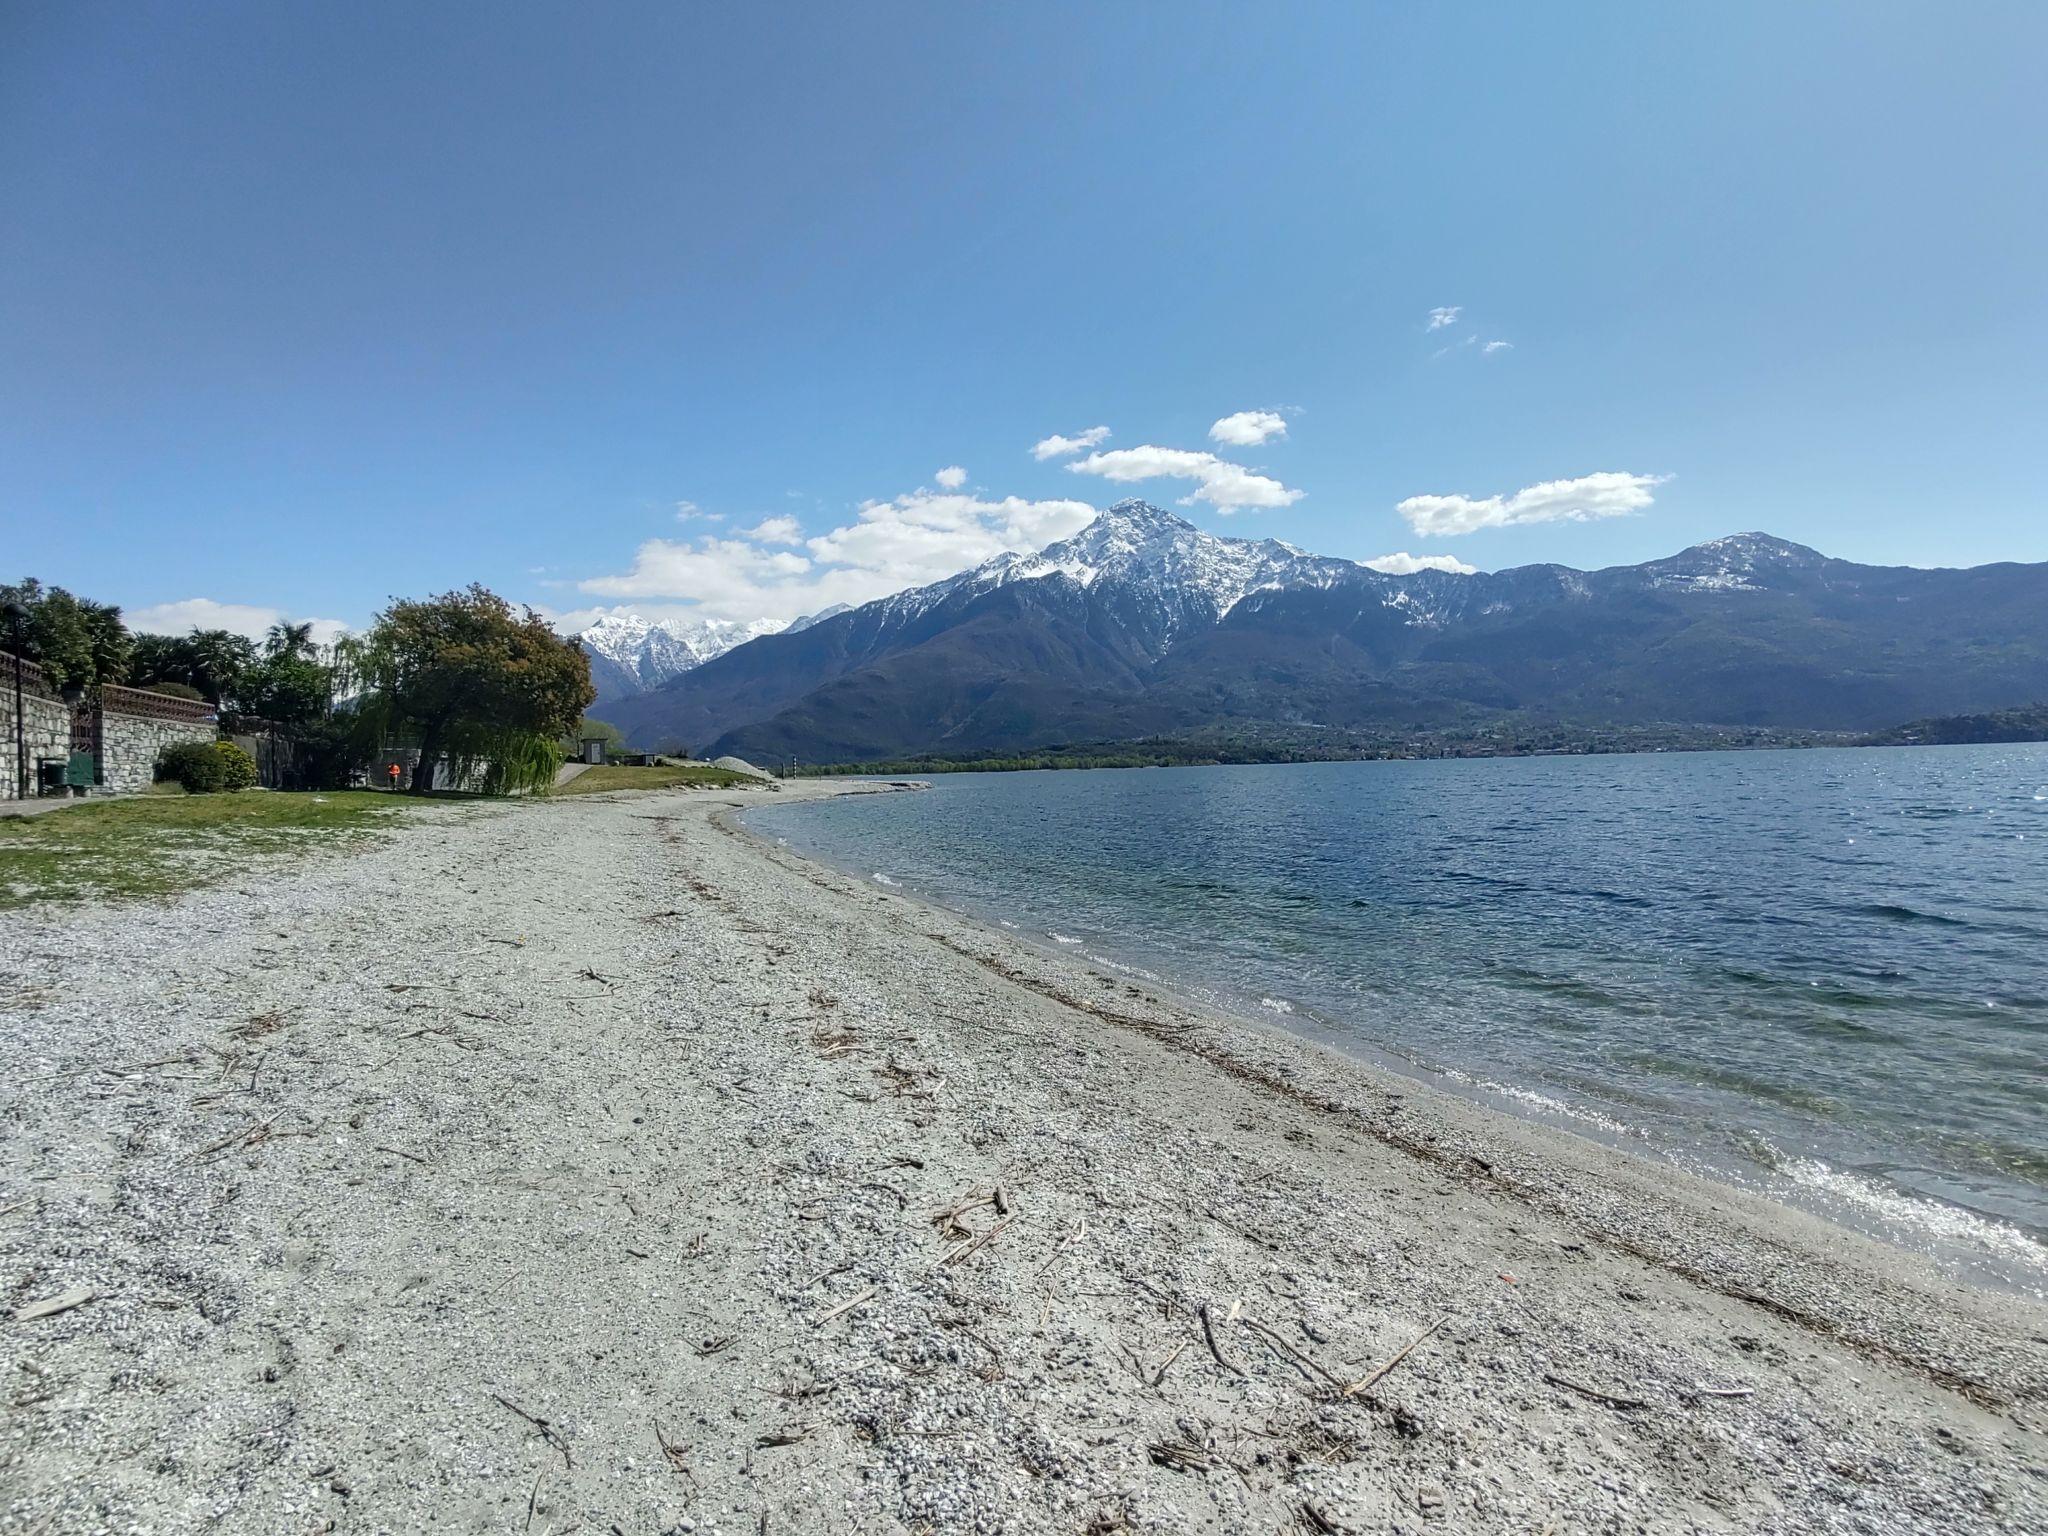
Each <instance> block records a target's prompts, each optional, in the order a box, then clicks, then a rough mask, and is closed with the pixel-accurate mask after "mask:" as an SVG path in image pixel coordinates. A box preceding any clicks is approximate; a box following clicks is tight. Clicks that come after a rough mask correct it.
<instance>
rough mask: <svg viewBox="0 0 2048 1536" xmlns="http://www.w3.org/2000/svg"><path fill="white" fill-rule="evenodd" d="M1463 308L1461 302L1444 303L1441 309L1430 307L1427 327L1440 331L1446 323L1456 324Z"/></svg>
mask: <svg viewBox="0 0 2048 1536" xmlns="http://www.w3.org/2000/svg"><path fill="white" fill-rule="evenodd" d="M1464 308H1465V306H1464V305H1462V304H1446V305H1445V306H1444V307H1443V308H1441V309H1432V310H1431V311H1430V312H1429V329H1430V330H1432V331H1440V330H1442V329H1443V328H1444V327H1445V326H1447V325H1456V324H1457V323H1458V316H1459V315H1460V314H1461V313H1463V311H1464Z"/></svg>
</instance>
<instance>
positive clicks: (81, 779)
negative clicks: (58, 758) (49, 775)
mask: <svg viewBox="0 0 2048 1536" xmlns="http://www.w3.org/2000/svg"><path fill="white" fill-rule="evenodd" d="M95 766H96V765H95V763H94V761H93V755H92V753H90V752H74V753H72V754H71V756H70V758H69V759H68V760H67V761H66V762H65V764H64V787H65V788H66V789H80V790H84V789H91V788H92V784H93V769H94V767H95Z"/></svg>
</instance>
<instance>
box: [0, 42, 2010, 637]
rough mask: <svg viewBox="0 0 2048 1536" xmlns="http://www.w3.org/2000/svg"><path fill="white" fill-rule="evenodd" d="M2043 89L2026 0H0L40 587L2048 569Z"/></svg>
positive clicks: (747, 606)
mask: <svg viewBox="0 0 2048 1536" xmlns="http://www.w3.org/2000/svg"><path fill="white" fill-rule="evenodd" d="M2044 56H2048V7H2042V6H2039V5H2035V4H2014V5H2005V6H1999V5H1969V6H1963V7H1948V6H1935V5H1931V4H1930V5H1918V6H1903V5H1886V4H1871V3H1857V4H1845V5H1840V6H1827V5H1798V6H1786V5H1782V4H1720V5H1715V6H1696V7H1686V8H1676V7H1644V6H1639V5H1632V4H1631V5H1611V6H1599V5H1583V6H1572V7H1550V6H1528V5H1521V4H1516V5H1499V6H1459V5H1448V4H1446V5H1434V6H1426V7H1425V6H1407V5H1401V6H1383V7H1374V6H1367V5H1363V4H1342V5H1327V6H1308V5H1273V6H1257V7H1254V6H1249V5H1246V6H1238V7H1231V8H1223V7H1209V6H1189V5H1172V6H1169V5H1163V4H1161V5H1140V4H1122V5H1114V6H1097V5H1085V6H1055V5H1032V6H1028V7H1026V6H1002V7H997V6H988V7H982V6H973V7H957V6H941V5H937V4H931V5H917V6H901V5H890V4H864V5H861V6H857V7H855V6H823V5H817V6H803V7H799V6H773V5H768V6H747V7H740V6H710V5H682V4H661V5H647V6H635V5H629V4H611V5H605V6H599V7H571V6H567V5H560V6H534V5H520V4H509V3H499V4H493V5H490V6H469V7H458V6H433V7H422V6H416V5H396V4H375V3H372V4H360V5H350V6H326V7H314V6H302V5H283V6H280V5H276V4H271V3H264V4H251V5H246V6H219V5H202V4H177V5H155V6H150V5H117V6H100V5H93V4H81V5H67V6H61V7H60V6H33V5H17V6H10V7H7V8H6V9H5V10H0V208H4V210H5V216H4V217H0V270H4V271H5V272H6V274H7V277H6V280H5V282H4V283H0V572H4V574H5V575H6V576H8V577H10V578H11V577H12V576H14V575H17V574H23V573H32V574H35V575H39V576H41V577H43V578H44V579H45V580H54V581H58V582H62V583H63V584H65V585H68V586H70V587H72V588H73V589H74V590H77V591H80V592H83V593H86V594H89V595H93V596H96V597H100V598H104V599H108V600H112V601H117V602H120V603H122V604H124V605H126V606H127V607H128V608H129V609H130V610H131V611H134V612H150V611H154V613H155V614H156V616H157V617H158V619H159V621H160V622H170V623H179V622H183V621H184V620H186V619H187V618H192V617H204V616H207V615H209V614H211V613H213V612H215V611H216V610H211V609H208V608H206V607H205V605H207V604H225V605H237V606H238V607H240V608H243V609H246V610H248V612H247V613H241V614H237V613H233V612H230V613H229V617H230V618H231V620H233V621H235V622H251V623H253V622H255V621H256V620H255V617H253V616H259V615H267V614H269V613H271V612H272V611H273V610H275V611H277V612H282V613H286V614H290V615H293V616H299V617H321V618H334V619H340V620H343V621H348V622H361V621H363V620H365V619H367V618H368V617H369V616H370V614H371V613H373V612H374V611H375V610H376V609H377V608H378V607H379V606H380V605H381V604H382V603H383V602H384V601H385V600H386V599H387V598H389V597H391V596H393V595H416V594H420V593H424V592H427V591H438V590H442V589H445V588H447V587H449V586H453V585H456V584H459V583H463V582H467V581H470V580H481V581H483V582H485V583H487V584H489V585H491V586H493V587H494V588H497V589H498V590H500V591H502V592H505V593H506V594H508V595H510V596H513V597H516V598H521V599H525V600H530V601H533V602H536V603H540V604H544V605H547V606H548V607H549V608H550V609H552V610H554V611H557V612H563V613H576V614H583V613H587V612H588V611H589V610H590V609H592V608H593V607H596V606H600V605H611V604H620V605H626V606H633V607H638V608H641V609H642V610H644V611H686V610H687V609H688V608H689V607H690V605H692V604H695V605H697V606H698V607H699V609H700V611H703V612H706V613H713V614H718V615H720V616H725V617H751V616H755V614H757V613H770V614H772V615H773V616H778V617H786V616H788V614H790V613H793V612H796V611H800V610H801V609H803V608H805V607H809V606H813V605H815V604H816V603H817V602H820V601H825V600H838V599H845V598H855V597H860V596H871V595H874V594H875V592H876V591H878V590H882V589H885V588H886V587H887V586H889V585H892V584H893V585H900V584H903V583H904V582H906V581H909V580H922V579H929V578H930V576H931V575H933V574H936V573H941V567H944V568H951V567H952V566H955V565H959V564H965V563H968V562H969V561H970V560H971V559H973V558H979V557H980V556H981V555H983V554H985V553H988V552H990V551H991V550H992V549H993V548H995V547H1000V546H1002V545H1003V544H1005V543H1017V542H1021V541H1027V540H1032V539H1040V538H1043V537H1049V536H1052V535H1054V534H1057V533H1061V532H1065V531H1067V530H1068V529H1069V528H1070V527H1071V526H1073V525H1075V523H1076V522H1077V521H1078V520H1079V519H1080V518H1082V517H1085V516H1086V511H1085V508H1086V507H1087V506H1091V505H1092V506H1100V505H1106V504H1107V503H1108V502H1110V501H1112V500H1114V499H1117V498H1118V497H1120V496H1122V495H1126V494H1141V495H1145V496H1147V497H1148V498H1149V499H1151V500H1154V501H1158V502H1160V503H1162V504H1165V505H1169V506H1171V505H1176V504H1177V503H1178V502H1179V501H1180V500H1181V499H1182V498H1185V497H1188V496H1189V495H1190V494H1196V495H1197V496H1198V497H1204V498H1206V499H1197V500H1195V501H1193V502H1192V503H1191V504H1190V505H1188V506H1187V507H1185V508H1184V509H1183V510H1185V511H1186V513H1187V515H1189V516H1190V517H1191V518H1192V519H1193V520H1194V521H1196V522H1198V523H1200V524H1201V525H1203V526H1205V527H1208V528H1212V529H1215V530H1217V531H1219V532H1225V533H1231V534H1252V535H1268V534H1270V535H1273V536H1277V537H1281V538H1286V539H1289V540H1291V541H1293V542H1295V543H1298V544H1301V545H1305V546H1307V547H1309V548H1312V549H1316V550H1319V551H1323V552H1328V553H1333V554H1343V555H1349V556H1353V557H1356V558H1361V559H1363V558H1370V557H1376V556H1382V555H1387V554H1390V553H1394V552H1401V551H1405V552H1409V553H1411V554H1414V555H1433V556H1446V557H1451V558H1453V559H1456V560H1458V561H1461V562H1465V563H1469V564H1473V565H1478V566H1482V567H1489V568H1491V567H1499V566H1506V565H1515V564H1521V563H1525V562H1529V561H1538V560H1556V561H1561V562H1565V563H1568V564H1573V565H1580V566H1595V565H1602V564H1612V563H1617V562H1624V561H1634V560H1639V559H1644V558H1649V557H1653V556H1656V555H1661V554H1666V553H1670V552H1672V551H1674V550H1676V549H1678V548H1680V547H1682V546H1684V545H1686V544H1688V543H1692V542H1696V541H1698V540H1700V539H1703V538H1708V537H1712V536H1715V535H1718V534H1723V533H1728V532H1733V531H1736V530H1739V529H1747V528H1763V529H1767V530H1769V531H1771V532H1774V533H1778V534H1782V535H1784V536H1786V537H1789V538H1793V539H1798V540H1800V541H1802V542H1805V543H1810V544H1814V545H1816V546H1818V547H1820V548H1822V549H1824V550H1826V551H1828V552H1829V553H1833V554H1839V555H1842V556H1845V557H1850V558H1855V559H1861V560H1868V561H1876V562H1896V563H1912V564H1972V563H1977V562H1981V561H1987V560H1995V559H2019V560H2042V559H2048V515H2044V506H2043V496H2042V492H2041V489H2040V487H2041V474H2040V469H2039V465H2038V462H2037V461H2038V458H2039V455H2040V448H2041V444H2042V441H2043V437H2044V434H2043V430H2042V426H2041V423H2042V422H2043V421H2044V420H2048V385H2044V382H2043V381H2044V378H2048V369H2044V361H2048V301H2044V297H2043V293H2044V283H2043V276H2042V275H2043V273H2044V271H2048V197H2044V196H2043V191H2044V189H2043V185H2042V165H2043V163H2044V153H2048V132H2044V129H2048V105H2044V101H2043V98H2042V95H2041V93H2040V91H2039V89H2038V86H2039V64H2040V60H2041V59H2042V58H2043V57H2044ZM1448 309H1455V310H1456V311H1457V314H1456V316H1455V317H1454V318H1452V319H1450V320H1449V321H1448V322H1447V323H1443V324H1439V325H1437V326H1436V328H1435V329H1431V315H1432V312H1433V311H1442V310H1448ZM1489 342H1502V343H1506V344H1507V345H1505V346H1500V347H1495V348H1494V349H1492V350H1491V351H1489V350H1487V343H1489ZM1245 413H1270V414H1271V415H1272V416H1273V417H1274V418H1277V420H1278V422H1279V423H1280V424H1281V425H1283V426H1284V435H1280V434H1278V433H1276V432H1274V431H1273V430H1272V425H1271V423H1270V422H1266V421H1265V419H1264V418H1263V417H1262V416H1259V415H1257V414H1250V415H1245ZM1229 417H1241V420H1240V421H1239V423H1238V424H1237V425H1236V426H1234V427H1227V428H1224V429H1223V440H1219V439H1218V438H1217V437H1214V436H1212V433H1211V429H1212V424H1215V423H1218V422H1220V421H1223V420H1224V419H1225V418H1229ZM1096 427H1107V428H1108V429H1109V436H1108V437H1106V438H1105V439H1102V440H1101V441H1099V442H1097V443H1095V444H1093V445H1092V446H1089V447H1077V448H1076V449H1075V450H1074V451H1073V452H1070V453H1064V454H1061V453H1048V454H1047V455H1046V456H1045V457H1043V458H1040V457H1037V456H1035V455H1034V452H1033V448H1034V445H1035V444H1038V443H1040V442H1042V441H1044V440H1045V439H1047V438H1049V437H1051V436H1053V435H1056V434H1058V435H1065V436H1067V437H1070V438H1078V437H1080V436H1081V435H1082V434H1083V433H1085V432H1087V431H1088V430H1089V429H1092V428H1096ZM1091 455H1104V456H1107V457H1091ZM1201 455H1210V456H1212V457H1211V458H1207V459H1205V458H1202V457H1200V456H1201ZM1077 465H1078V466H1081V468H1080V469H1079V470H1077V469H1076V468H1075V466H1077ZM956 466H957V467H958V468H959V469H961V470H962V471H963V472H964V473H963V474H962V475H961V476H960V477H958V478H959V484H958V485H957V486H952V485H948V484H946V483H945V481H950V480H952V479H954V478H956V477H954V476H952V475H947V476H945V477H944V479H943V480H942V479H941V476H940V472H941V471H942V470H946V469H948V468H950V467H956ZM1233 466H1234V467H1233ZM1162 467H1166V468H1172V469H1176V470H1178V471H1179V474H1178V476H1177V477H1175V476H1156V477H1152V478H1143V479H1136V478H1122V479H1112V478H1110V477H1109V474H1115V475H1120V476H1136V475H1138V474H1140V473H1141V472H1144V471H1147V470H1152V469H1159V468H1162ZM1093 471H1108V472H1109V474H1105V473H1101V472H1093ZM1591 476H1601V477H1605V478H1603V479H1600V480H1588V479H1587V478H1586V477H1591ZM1560 482H1562V483H1563V484H1562V485H1560V484H1559V483H1560ZM1545 486H1548V487H1550V489H1547V490H1545V489H1541V488H1542V487H1545ZM1275 487H1277V489H1275ZM1532 487H1533V488H1538V489H1535V490H1533V491H1532V490H1530V488H1532ZM1247 497H1249V498H1251V499H1252V500H1254V501H1258V500H1263V501H1265V502H1267V503H1268V505H1265V506H1263V507H1261V506H1256V505H1253V506H1246V505H1233V504H1232V498H1237V499H1238V500H1239V501H1242V500H1243V499H1244V498H1247ZM1431 498H1433V499H1431ZM1404 503H1406V504H1407V512H1406V514H1405V515H1404V513H1403V511H1402V510H1400V509H1401V508H1402V507H1403V504H1404ZM863 509H865V510H863ZM1572 513H1576V514H1580V515H1582V516H1584V517H1585V519H1586V520H1581V521H1574V520H1569V519H1568V518H1565V517H1563V516H1561V514H1572ZM1608 513H1612V514H1617V515H1611V516H1609V515H1598V516H1595V515H1593V514H1608ZM1467 528H1469V529H1470V531H1461V530H1464V529H1467ZM180 604H183V605H194V604H196V605H198V606H183V607H172V606H167V605H180Z"/></svg>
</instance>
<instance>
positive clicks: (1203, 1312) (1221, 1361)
mask: <svg viewBox="0 0 2048 1536" xmlns="http://www.w3.org/2000/svg"><path fill="white" fill-rule="evenodd" d="M1238 1305H1239V1304H1238V1303H1237V1302H1232V1303H1231V1306H1230V1315H1231V1317H1236V1316H1237V1309H1238ZM1195 1312H1196V1315H1197V1316H1199V1317H1200V1318H1201V1319H1202V1337H1203V1338H1205V1339H1207V1340H1208V1341H1209V1353H1210V1354H1212V1355H1214V1356H1215V1357H1216V1363H1217V1364H1218V1365H1220V1366H1222V1367H1223V1369H1225V1370H1226V1371H1228V1372H1230V1374H1231V1375H1233V1376H1242V1375H1244V1374H1245V1369H1244V1367H1243V1366H1241V1365H1239V1364H1238V1363H1237V1362H1236V1361H1235V1360H1232V1359H1231V1358H1230V1357H1229V1356H1227V1355H1225V1354H1224V1353H1223V1346H1222V1345H1221V1344H1220V1343H1218V1342H1217V1339H1216V1325H1215V1324H1214V1323H1213V1322H1211V1321H1210V1319H1209V1303H1207V1302H1206V1301H1205V1302H1203V1303H1202V1304H1201V1305H1200V1306H1199V1307H1197V1308H1195Z"/></svg>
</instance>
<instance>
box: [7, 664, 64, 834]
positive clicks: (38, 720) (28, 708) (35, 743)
mask: <svg viewBox="0 0 2048 1536" xmlns="http://www.w3.org/2000/svg"><path fill="white" fill-rule="evenodd" d="M0 662H4V663H5V665H4V666H0V672H4V674H5V675H4V676H0V685H4V687H0V714H4V715H5V719H6V723H5V724H4V725H0V747H4V748H5V758H4V761H0V780H4V781H5V782H4V783H0V800H12V799H13V798H14V795H15V786H16V784H17V782H18V779H17V775H16V772H15V765H16V763H17V762H18V761H19V759H18V758H17V757H16V756H15V751H14V665H13V663H12V662H11V661H7V660H6V658H4V657H0ZM21 714H22V724H23V725H24V726H25V727H26V728H27V732H26V734H27V736H28V792H29V794H30V795H31V796H33V795H34V794H35V792H36V760H37V759H38V758H44V757H69V756H70V755H71V706H70V705H68V704H66V703H65V702H64V701H63V700H62V699H49V698H44V697H43V696H42V695H41V694H39V693H29V692H27V691H26V690H24V691H23V693H22V697H21Z"/></svg>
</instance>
